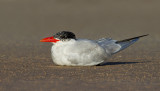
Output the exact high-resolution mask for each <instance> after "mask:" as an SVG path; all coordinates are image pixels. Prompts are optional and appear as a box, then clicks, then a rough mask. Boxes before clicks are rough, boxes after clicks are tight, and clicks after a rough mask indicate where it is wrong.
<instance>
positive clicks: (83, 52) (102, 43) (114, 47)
mask: <svg viewBox="0 0 160 91" xmlns="http://www.w3.org/2000/svg"><path fill="white" fill-rule="evenodd" d="M65 32H66V31H63V32H59V33H57V34H56V35H54V37H58V38H55V39H54V40H52V38H51V37H49V40H48V38H47V41H46V38H45V41H44V40H43V41H42V42H48V41H49V42H51V40H52V42H53V46H52V48H51V56H52V59H53V62H54V63H55V64H57V65H67V66H92V65H98V64H102V63H104V62H106V61H107V59H108V58H109V57H110V56H111V55H113V54H115V53H117V52H119V51H121V50H123V49H125V48H127V47H128V46H130V45H131V44H133V43H134V42H136V41H137V40H138V39H139V38H140V37H143V36H139V37H135V38H131V39H128V40H126V41H124V40H123V41H116V40H112V39H109V38H103V39H100V40H97V41H95V40H88V39H76V38H75V35H74V34H72V33H71V32H69V33H68V34H66V33H65ZM61 34H62V35H61ZM63 35H64V36H63ZM68 36H69V37H70V38H68ZM144 36H146V35H144ZM72 37H73V38H72Z"/></svg>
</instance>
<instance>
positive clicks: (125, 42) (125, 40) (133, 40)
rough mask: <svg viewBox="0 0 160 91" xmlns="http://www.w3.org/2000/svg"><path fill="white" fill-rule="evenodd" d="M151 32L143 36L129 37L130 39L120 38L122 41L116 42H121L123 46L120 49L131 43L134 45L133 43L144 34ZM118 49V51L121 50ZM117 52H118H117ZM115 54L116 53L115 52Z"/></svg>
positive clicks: (117, 42)
mask: <svg viewBox="0 0 160 91" xmlns="http://www.w3.org/2000/svg"><path fill="white" fill-rule="evenodd" d="M148 35H149V34H146V35H142V36H137V37H133V38H129V39H124V40H120V41H116V42H115V43H116V44H119V45H120V46H121V48H120V49H119V51H121V50H123V49H125V48H127V47H129V46H130V45H132V44H133V43H135V42H136V41H137V40H139V38H141V37H144V36H148ZM119 51H117V52H119ZM117 52H116V53H117ZM114 54H115V53H114Z"/></svg>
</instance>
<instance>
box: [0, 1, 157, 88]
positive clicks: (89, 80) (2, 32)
mask: <svg viewBox="0 0 160 91" xmlns="http://www.w3.org/2000/svg"><path fill="white" fill-rule="evenodd" d="M159 4H160V1H156V0H152V1H139V0H134V1H127V0H124V1H112V0H108V1H105V0H100V1H95V0H92V1H90V0H79V1H73V0H68V1H65V0H53V1H45V0H34V1H33V0H24V1H21V0H1V1H0V11H1V14H0V39H1V40H0V91H64V90H65V91H159V90H160V50H159V46H160V40H159V38H160V36H159V34H160V27H159V24H160V12H159V11H160V5H159ZM62 30H68V31H72V32H74V33H75V34H76V36H77V37H78V38H87V39H93V40H97V39H99V38H103V37H112V38H113V39H116V40H122V39H126V38H130V37H135V36H139V35H143V34H149V36H147V37H144V38H142V39H140V40H139V41H138V42H136V43H135V44H134V45H132V46H130V47H129V48H127V49H126V50H123V51H121V52H120V53H118V54H115V55H113V56H112V58H111V59H109V60H108V63H107V64H106V65H104V66H90V67H71V66H57V65H55V64H54V63H53V62H52V59H51V52H50V51H51V50H50V48H51V46H52V44H51V43H41V42H40V39H42V38H45V37H48V36H52V35H53V34H54V33H56V32H58V31H62Z"/></svg>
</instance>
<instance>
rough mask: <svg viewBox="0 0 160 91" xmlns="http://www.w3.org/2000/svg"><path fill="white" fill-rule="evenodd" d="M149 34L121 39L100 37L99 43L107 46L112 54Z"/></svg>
mask: <svg viewBox="0 0 160 91" xmlns="http://www.w3.org/2000/svg"><path fill="white" fill-rule="evenodd" d="M147 35H148V34H147ZM147 35H142V36H138V37H133V38H129V39H125V40H121V41H117V40H113V39H111V38H102V39H99V40H98V41H97V43H98V44H99V45H100V46H102V47H103V48H105V49H106V51H107V52H109V53H111V54H115V53H117V52H119V51H121V50H124V49H126V48H127V47H129V46H130V45H132V44H133V43H135V42H136V41H138V40H139V38H140V37H144V36H147Z"/></svg>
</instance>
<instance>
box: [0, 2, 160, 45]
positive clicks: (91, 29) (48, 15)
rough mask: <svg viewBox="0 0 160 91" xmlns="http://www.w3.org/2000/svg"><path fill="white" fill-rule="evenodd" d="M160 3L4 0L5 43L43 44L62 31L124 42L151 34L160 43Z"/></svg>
mask: <svg viewBox="0 0 160 91" xmlns="http://www.w3.org/2000/svg"><path fill="white" fill-rule="evenodd" d="M159 4H160V1H159V0H152V1H150V0H121V1H119V0H98V1H97V0H67V1H66V0H1V1H0V12H1V14H0V38H1V43H3V44H6V43H7V42H8V43H13V44H14V43H15V42H16V43H19V44H21V43H22V44H24V42H25V43H32V44H38V45H39V44H41V43H39V40H40V39H41V38H43V37H46V36H52V35H53V34H54V33H56V32H58V31H62V30H68V31H72V32H74V33H75V34H76V35H77V37H80V38H89V39H98V38H101V37H112V38H114V39H117V40H118V39H124V38H128V37H134V36H138V35H142V34H150V36H149V37H147V38H145V39H143V41H149V42H151V41H158V42H159V32H160V25H159V24H160V12H159V11H160V5H159Z"/></svg>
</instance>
